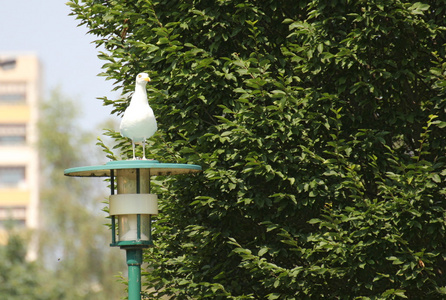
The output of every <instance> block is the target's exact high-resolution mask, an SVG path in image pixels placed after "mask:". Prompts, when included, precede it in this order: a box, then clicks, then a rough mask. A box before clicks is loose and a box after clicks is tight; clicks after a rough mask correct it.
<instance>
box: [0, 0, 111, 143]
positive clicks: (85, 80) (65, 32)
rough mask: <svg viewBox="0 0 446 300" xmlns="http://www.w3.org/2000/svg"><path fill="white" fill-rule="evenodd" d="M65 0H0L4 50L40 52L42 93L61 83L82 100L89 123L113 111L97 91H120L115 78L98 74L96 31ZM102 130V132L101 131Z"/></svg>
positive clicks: (64, 90) (92, 124)
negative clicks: (92, 32)
mask: <svg viewBox="0 0 446 300" xmlns="http://www.w3.org/2000/svg"><path fill="white" fill-rule="evenodd" d="M65 3H66V1H65V0H44V1H36V0H0V53H7V54H14V53H18V54H20V53H32V54H36V55H37V56H38V57H39V59H40V62H41V64H42V66H43V77H44V78H43V82H44V87H43V88H44V95H43V96H44V97H47V96H48V95H49V93H50V91H51V90H52V89H54V88H55V87H58V86H60V87H61V91H62V94H63V95H66V96H69V97H71V98H72V99H75V100H79V102H80V103H81V104H82V119H81V121H82V123H83V127H84V128H86V129H91V130H96V128H95V127H96V125H97V124H98V123H100V122H102V121H104V120H105V119H107V118H112V119H114V120H119V117H116V116H112V117H111V116H110V112H111V108H109V107H105V106H102V101H100V100H97V99H96V98H97V97H102V96H107V97H109V98H111V99H115V98H117V97H119V93H118V92H111V90H112V88H113V86H112V82H111V81H106V80H105V77H99V76H97V74H98V73H100V72H102V69H101V66H102V64H103V63H104V61H101V60H99V59H98V58H97V53H98V49H96V48H95V45H94V44H92V43H91V42H92V41H93V40H94V38H95V37H94V36H92V35H88V34H86V32H87V28H86V27H84V26H82V27H78V26H77V25H78V24H79V21H78V20H76V19H75V18H74V16H68V14H69V13H70V7H68V6H67V5H66V4H65ZM101 133H102V132H98V133H97V135H98V136H99V135H100V134H101Z"/></svg>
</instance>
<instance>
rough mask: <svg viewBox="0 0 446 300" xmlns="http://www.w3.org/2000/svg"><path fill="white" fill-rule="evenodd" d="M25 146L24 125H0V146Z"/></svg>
mask: <svg viewBox="0 0 446 300" xmlns="http://www.w3.org/2000/svg"><path fill="white" fill-rule="evenodd" d="M24 144H26V125H25V124H0V146H9V145H24Z"/></svg>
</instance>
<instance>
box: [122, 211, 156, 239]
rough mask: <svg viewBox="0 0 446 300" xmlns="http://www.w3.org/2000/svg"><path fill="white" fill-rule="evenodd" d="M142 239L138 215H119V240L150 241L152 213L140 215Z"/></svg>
mask: <svg viewBox="0 0 446 300" xmlns="http://www.w3.org/2000/svg"><path fill="white" fill-rule="evenodd" d="M140 218H141V219H140V221H141V222H140V225H141V227H140V229H141V231H140V232H141V239H138V229H137V228H138V226H137V224H138V221H137V215H133V214H132V215H119V216H118V240H119V241H138V240H141V241H149V240H150V237H151V234H150V215H140Z"/></svg>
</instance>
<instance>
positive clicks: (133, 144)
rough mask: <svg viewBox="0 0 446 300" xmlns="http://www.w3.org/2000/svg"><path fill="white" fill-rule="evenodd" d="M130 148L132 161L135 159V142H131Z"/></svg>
mask: <svg viewBox="0 0 446 300" xmlns="http://www.w3.org/2000/svg"><path fill="white" fill-rule="evenodd" d="M132 148H133V160H135V159H136V157H135V142H134V141H133V140H132Z"/></svg>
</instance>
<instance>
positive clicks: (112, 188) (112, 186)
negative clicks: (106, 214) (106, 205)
mask: <svg viewBox="0 0 446 300" xmlns="http://www.w3.org/2000/svg"><path fill="white" fill-rule="evenodd" d="M110 194H111V195H114V194H115V170H114V169H111V170H110ZM115 222H116V220H115V216H114V215H113V216H111V230H112V243H111V244H112V245H115V244H116V223H115Z"/></svg>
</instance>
